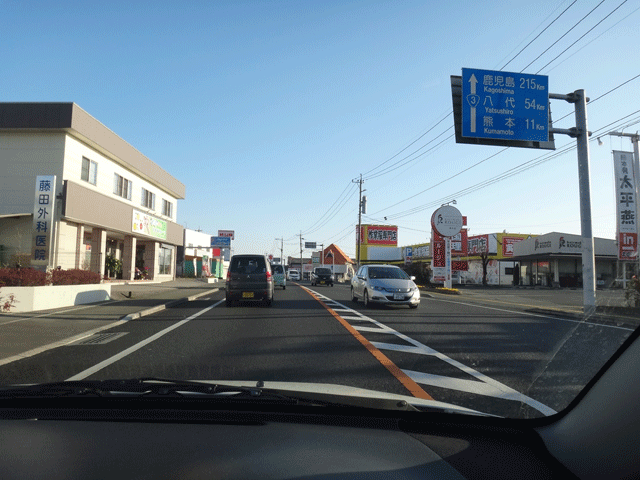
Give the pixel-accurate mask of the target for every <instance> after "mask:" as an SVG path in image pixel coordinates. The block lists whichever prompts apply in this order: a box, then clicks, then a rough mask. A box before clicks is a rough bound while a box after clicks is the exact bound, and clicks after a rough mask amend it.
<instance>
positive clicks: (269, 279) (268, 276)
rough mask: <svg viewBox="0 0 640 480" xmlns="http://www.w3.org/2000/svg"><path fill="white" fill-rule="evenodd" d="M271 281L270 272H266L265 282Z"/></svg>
mask: <svg viewBox="0 0 640 480" xmlns="http://www.w3.org/2000/svg"><path fill="white" fill-rule="evenodd" d="M271 281H273V277H272V276H271V272H267V282H271Z"/></svg>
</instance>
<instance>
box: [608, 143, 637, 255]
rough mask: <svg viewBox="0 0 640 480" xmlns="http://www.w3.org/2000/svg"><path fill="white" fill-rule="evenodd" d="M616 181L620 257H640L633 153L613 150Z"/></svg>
mask: <svg viewBox="0 0 640 480" xmlns="http://www.w3.org/2000/svg"><path fill="white" fill-rule="evenodd" d="M613 166H614V172H615V182H616V216H617V220H616V226H617V231H618V259H619V260H632V261H635V260H636V259H637V258H638V218H637V215H636V214H637V209H636V202H637V200H638V199H637V198H636V190H635V185H636V179H635V176H634V171H633V153H632V152H620V151H617V150H614V151H613Z"/></svg>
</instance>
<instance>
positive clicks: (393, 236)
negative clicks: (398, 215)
mask: <svg viewBox="0 0 640 480" xmlns="http://www.w3.org/2000/svg"><path fill="white" fill-rule="evenodd" d="M360 235H361V240H360V242H361V244H362V245H386V246H389V247H397V246H398V227H397V226H395V225H362V229H361V233H360Z"/></svg>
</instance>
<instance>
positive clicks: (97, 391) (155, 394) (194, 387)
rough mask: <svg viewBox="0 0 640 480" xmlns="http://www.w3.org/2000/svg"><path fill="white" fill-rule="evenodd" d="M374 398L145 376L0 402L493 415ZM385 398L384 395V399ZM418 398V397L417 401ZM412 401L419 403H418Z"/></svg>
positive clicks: (43, 386)
mask: <svg viewBox="0 0 640 480" xmlns="http://www.w3.org/2000/svg"><path fill="white" fill-rule="evenodd" d="M370 394H371V395H357V394H343V393H332V392H330V391H309V390H304V389H297V388H296V386H295V385H294V384H293V385H292V386H291V389H288V388H268V387H265V386H264V382H261V381H258V382H256V385H255V386H244V385H232V384H225V383H222V382H204V381H188V380H173V379H167V378H158V377H141V378H133V379H119V380H76V381H67V382H65V381H62V382H52V383H40V384H34V385H4V386H0V400H10V399H26V398H32V399H33V398H35V399H41V398H65V397H66V398H79V397H108V398H150V399H153V398H155V399H158V398H176V397H179V398H183V399H187V398H188V399H193V400H198V399H201V400H210V401H214V402H221V403H224V402H228V403H234V402H250V403H252V402H258V403H263V402H266V403H276V404H282V405H300V406H315V407H355V408H366V409H373V410H391V411H411V412H431V413H463V414H472V415H482V416H485V415H489V414H486V413H483V412H476V411H473V410H468V409H461V408H459V407H456V406H455V405H447V404H440V403H439V402H435V403H434V404H433V405H430V404H428V403H424V402H423V401H421V402H411V399H410V398H408V399H407V400H404V399H400V398H385V396H384V395H385V394H384V393H383V392H370ZM377 394H379V395H380V396H378V395H377ZM416 400H417V399H416ZM412 403H415V405H414V404H412Z"/></svg>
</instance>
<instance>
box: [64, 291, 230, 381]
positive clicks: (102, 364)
mask: <svg viewBox="0 0 640 480" xmlns="http://www.w3.org/2000/svg"><path fill="white" fill-rule="evenodd" d="M224 301H225V299H224V298H223V299H222V300H220V301H219V302H216V303H214V304H213V305H211V306H209V307H207V308H205V309H204V310H200V311H199V312H196V313H194V314H193V315H191V316H190V317H187V318H185V319H184V320H181V321H179V322H178V323H174V324H173V325H171V326H170V327H167V328H165V329H164V330H161V331H159V332H158V333H156V334H154V335H151V336H150V337H149V338H147V339H145V340H143V341H141V342H138V343H136V344H135V345H133V346H131V347H129V348H127V349H125V350H123V351H121V352H120V353H117V354H116V355H114V356H112V357H111V358H107V359H106V360H104V361H102V362H100V363H98V364H96V365H94V366H93V367H91V368H87V369H86V370H84V371H82V372H80V373H78V374H76V375H74V376H73V377H70V378H67V380H66V381H67V382H70V381H73V380H82V379H84V378H87V377H88V376H90V375H93V374H94V373H96V372H99V371H100V370H102V369H103V368H105V367H108V366H109V365H111V364H112V363H115V362H117V361H118V360H121V359H123V358H124V357H126V356H127V355H130V354H132V353H133V352H135V351H136V350H139V349H141V348H142V347H144V346H145V345H148V344H150V343H151V342H154V341H156V340H157V339H159V338H160V337H162V336H164V335H166V334H167V333H169V332H171V331H172V330H175V329H176V328H179V327H181V326H182V325H184V324H185V323H187V322H190V321H191V320H193V319H194V318H197V317H199V316H200V315H202V314H204V313H207V312H208V311H209V310H211V309H212V308H215V307H217V306H218V305H220V304H221V303H222V302H224Z"/></svg>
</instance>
